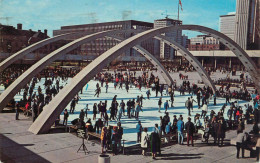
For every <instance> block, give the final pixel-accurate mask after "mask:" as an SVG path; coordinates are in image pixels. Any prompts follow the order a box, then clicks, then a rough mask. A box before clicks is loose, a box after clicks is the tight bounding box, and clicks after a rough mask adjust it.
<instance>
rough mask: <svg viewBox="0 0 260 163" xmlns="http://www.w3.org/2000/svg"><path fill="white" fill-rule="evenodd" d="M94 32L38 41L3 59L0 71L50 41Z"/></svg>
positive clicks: (76, 33) (63, 35) (139, 30)
mask: <svg viewBox="0 0 260 163" xmlns="http://www.w3.org/2000/svg"><path fill="white" fill-rule="evenodd" d="M133 31H134V30H129V32H133ZM141 31H144V30H141V29H138V30H135V32H141ZM92 33H93V32H74V33H66V34H61V35H58V36H55V37H52V38H47V39H44V40H41V41H39V42H36V43H34V44H32V45H30V46H28V47H26V48H24V49H22V50H20V51H18V52H16V53H14V54H13V55H11V56H10V57H8V58H6V59H5V60H3V61H2V62H1V63H0V72H2V71H3V70H4V69H5V68H7V67H8V66H9V65H11V64H12V63H14V62H15V61H17V60H19V59H21V58H23V57H24V56H25V55H26V54H29V53H31V52H32V51H34V50H37V49H39V48H41V47H43V46H45V45H48V44H50V43H53V42H56V41H60V40H63V39H66V38H70V37H80V36H84V35H89V34H92Z"/></svg>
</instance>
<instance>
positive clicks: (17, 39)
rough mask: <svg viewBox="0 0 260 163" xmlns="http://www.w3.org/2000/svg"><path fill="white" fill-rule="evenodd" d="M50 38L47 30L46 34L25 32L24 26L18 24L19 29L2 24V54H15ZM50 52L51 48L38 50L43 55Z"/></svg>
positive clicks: (0, 37) (0, 26)
mask: <svg viewBox="0 0 260 163" xmlns="http://www.w3.org/2000/svg"><path fill="white" fill-rule="evenodd" d="M46 38H49V37H48V35H47V30H44V33H43V32H41V30H38V31H37V32H36V31H32V30H30V29H29V30H23V28H22V24H17V28H16V29H15V27H13V26H8V25H2V24H0V53H15V52H17V51H19V50H21V49H23V48H25V47H27V46H29V45H31V44H33V43H36V42H38V41H41V40H43V39H46ZM48 50H49V47H44V48H40V49H38V50H37V51H36V52H37V53H43V52H46V53H47V51H48Z"/></svg>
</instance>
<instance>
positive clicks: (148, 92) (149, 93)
mask: <svg viewBox="0 0 260 163" xmlns="http://www.w3.org/2000/svg"><path fill="white" fill-rule="evenodd" d="M146 95H147V99H148V100H149V99H150V95H151V92H150V89H148V90H147V91H146Z"/></svg>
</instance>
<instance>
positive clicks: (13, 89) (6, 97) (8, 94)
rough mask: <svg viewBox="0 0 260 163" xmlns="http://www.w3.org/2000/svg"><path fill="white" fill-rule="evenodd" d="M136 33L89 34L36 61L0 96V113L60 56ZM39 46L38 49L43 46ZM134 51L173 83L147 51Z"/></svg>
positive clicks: (139, 47) (167, 80) (169, 82)
mask: <svg viewBox="0 0 260 163" xmlns="http://www.w3.org/2000/svg"><path fill="white" fill-rule="evenodd" d="M133 31H135V32H138V31H139V30H133V29H131V30H116V31H104V32H98V33H95V34H91V35H88V36H84V37H82V38H79V39H77V40H75V41H73V42H71V43H69V44H67V45H65V46H63V47H61V48H60V49H57V50H56V51H54V52H52V53H50V54H49V55H47V56H45V57H44V58H43V59H41V60H40V61H38V62H37V63H36V64H34V65H33V66H32V67H30V68H29V69H28V70H27V71H25V72H24V73H23V74H22V75H21V76H19V77H18V78H17V79H16V80H15V81H14V82H13V83H12V84H11V85H10V86H9V87H8V88H7V89H6V90H5V91H4V92H3V93H2V94H1V95H0V111H2V109H3V108H4V107H5V106H6V105H7V103H8V102H9V101H10V100H11V99H12V98H13V97H14V96H15V94H16V93H17V92H18V91H19V90H20V89H22V88H23V87H24V85H25V84H26V83H28V82H29V81H30V80H31V79H32V77H33V76H35V75H36V74H38V73H39V72H40V71H41V70H43V69H44V68H45V67H46V66H47V65H49V64H50V63H52V62H53V61H54V60H56V59H57V58H58V57H59V56H60V55H62V54H66V53H67V52H69V51H71V50H73V49H75V48H76V47H77V46H79V45H81V44H84V43H86V42H89V41H92V40H95V39H97V38H100V37H104V36H106V35H108V34H110V35H111V34H118V33H119V32H133ZM43 44H44V43H42V44H39V45H38V48H39V47H40V46H41V45H43ZM134 48H135V49H138V50H139V51H142V54H144V57H146V58H147V59H148V60H149V61H151V63H152V64H153V65H154V66H155V67H157V68H158V70H159V71H160V72H161V75H162V77H163V78H164V79H165V81H166V83H167V84H168V85H171V84H172V83H173V80H172V78H171V76H170V75H169V73H168V72H167V71H166V70H165V69H164V67H163V66H162V65H161V63H160V62H159V61H158V60H157V59H156V58H155V57H154V56H153V55H152V54H150V53H149V52H148V51H146V50H145V49H143V48H142V47H141V46H137V47H134Z"/></svg>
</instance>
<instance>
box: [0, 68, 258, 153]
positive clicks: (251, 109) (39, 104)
mask: <svg viewBox="0 0 260 163" xmlns="http://www.w3.org/2000/svg"><path fill="white" fill-rule="evenodd" d="M27 68H28V67H21V68H20V69H18V70H17V71H12V68H10V69H7V70H6V71H5V72H4V73H3V74H2V80H3V81H4V84H5V87H7V86H8V85H10V84H11V82H12V81H13V80H15V79H16V78H17V77H18V76H19V75H20V74H21V73H22V72H23V71H24V70H26V69H27ZM78 71H79V70H75V69H60V68H54V69H46V70H44V71H43V72H42V73H41V74H39V75H37V76H36V77H34V78H33V79H32V80H31V82H30V83H28V84H27V85H26V86H25V88H24V89H23V98H22V99H21V100H20V101H19V102H15V101H14V100H12V102H11V103H12V105H13V106H14V107H15V108H16V110H17V113H18V110H19V107H21V106H24V107H25V109H26V110H27V112H26V114H30V112H29V110H31V113H32V117H33V121H35V120H36V118H37V117H38V116H39V114H40V113H41V111H42V109H43V107H44V106H45V105H47V104H48V103H49V102H50V101H51V100H52V98H53V97H54V96H55V95H56V94H57V93H58V92H59V91H60V89H62V88H63V86H62V85H60V83H61V82H63V83H66V82H67V80H68V78H69V77H73V76H74V75H76V74H77V72H78ZM179 77H180V80H182V83H181V84H180V85H179V86H178V85H177V82H176V81H175V82H174V83H173V84H172V85H170V86H169V85H166V84H161V83H160V79H159V78H158V77H157V76H155V75H154V74H153V73H149V72H146V71H143V72H142V74H141V75H139V76H138V75H137V74H136V72H135V71H133V72H130V71H126V72H121V73H120V72H116V71H115V72H114V73H109V72H103V73H98V74H97V75H96V76H95V80H96V81H98V82H99V83H97V85H96V91H95V95H94V96H95V97H97V98H98V97H99V96H100V94H101V93H108V92H109V88H110V87H109V86H108V84H109V83H113V85H114V88H110V89H122V90H123V89H125V90H126V93H128V92H129V90H130V89H131V88H132V87H136V88H138V89H139V90H142V89H145V90H146V97H144V96H143V95H141V94H140V96H137V97H136V98H133V99H129V100H128V101H124V100H121V101H118V100H117V96H116V95H115V96H114V98H113V99H112V102H111V106H110V107H109V106H108V103H107V101H100V103H98V104H97V103H95V104H94V105H93V117H92V118H90V117H89V116H88V111H89V110H91V109H90V108H89V106H88V104H87V105H86V107H85V108H84V109H82V110H81V112H80V114H79V118H78V119H77V120H76V121H74V122H73V123H74V124H77V125H79V128H84V129H87V130H88V131H89V132H97V133H99V131H100V130H101V146H102V153H103V152H104V151H105V150H107V149H112V151H113V154H118V152H119V151H120V150H122V147H121V140H122V136H123V128H122V127H121V119H122V116H125V117H127V118H129V119H130V118H135V119H136V120H137V121H138V123H137V125H136V130H137V143H141V147H142V149H143V151H142V154H143V155H146V153H147V151H148V150H147V149H148V148H149V147H150V148H151V153H152V157H153V158H156V155H157V154H160V153H161V150H160V146H161V145H160V143H161V137H167V135H168V137H167V139H168V140H167V141H170V139H172V138H173V135H174V134H176V135H177V138H178V143H179V144H183V141H184V137H185V136H184V135H185V134H187V136H186V137H187V145H188V146H189V145H190V144H191V145H192V146H194V142H193V140H194V137H193V136H194V134H195V133H197V132H198V131H199V130H202V129H203V138H204V139H205V141H206V142H207V143H208V142H209V141H208V140H209V136H210V135H211V136H212V138H213V139H214V144H216V145H218V146H223V144H224V142H223V141H224V138H225V133H226V131H227V130H228V129H233V128H234V126H237V130H238V134H240V133H241V131H243V129H244V124H245V123H254V124H258V123H259V121H258V120H259V111H258V108H259V106H258V105H259V99H260V97H259V95H258V92H257V91H256V92H253V93H250V92H249V91H248V90H247V86H246V84H245V81H246V80H247V79H244V76H243V75H241V76H240V82H241V87H240V89H239V90H233V91H231V89H230V88H231V85H230V84H229V83H226V84H222V86H221V87H220V88H219V90H217V91H216V92H214V91H213V90H212V89H211V88H210V87H206V86H204V87H199V86H198V85H197V84H194V83H193V84H192V83H190V81H189V80H187V78H188V76H185V75H183V74H180V75H179ZM42 78H45V80H44V88H42V87H41V86H39V87H38V88H35V86H36V84H37V83H39V82H40V81H41V80H42ZM102 87H105V90H106V91H104V92H101V88H102ZM35 89H36V90H37V91H35ZM42 89H45V91H43V90H42ZM151 91H154V92H155V97H158V112H161V111H162V110H163V111H164V112H165V116H164V117H160V124H155V127H154V129H153V131H152V132H151V134H148V128H145V127H144V128H143V127H142V122H141V121H139V116H140V115H139V113H140V112H141V111H143V100H149V99H150V96H151ZM174 91H179V92H180V95H181V96H184V95H185V94H186V95H187V94H188V95H189V98H188V100H187V101H186V102H185V103H184V106H185V107H186V108H187V110H188V119H187V121H186V123H184V121H183V117H182V115H180V117H178V118H177V117H176V115H174V116H173V121H172V122H171V121H170V117H169V113H168V112H167V111H168V109H169V108H172V107H174V97H175V94H174ZM43 92H45V93H43ZM163 96H166V97H167V98H168V97H169V99H167V100H165V101H163V100H162V97H163ZM184 97H185V96H184ZM217 97H224V98H225V99H226V104H224V105H223V106H222V108H221V109H220V110H219V112H217V113H215V111H214V110H210V108H209V106H210V105H209V104H210V102H211V101H212V100H211V99H213V102H212V103H213V105H217V104H216V98H217ZM234 98H235V99H236V101H234V102H231V101H232V100H231V99H234ZM239 99H241V100H247V101H250V100H253V105H245V106H240V105H239V103H238V100H239ZM79 100H80V96H79V94H77V95H76V96H75V97H74V98H73V99H72V101H71V103H70V110H67V109H66V110H64V112H63V114H64V121H63V125H67V122H68V117H69V114H74V111H75V108H76V105H77V104H78V101H79ZM194 103H197V105H198V109H199V110H201V114H196V115H195V116H194V120H192V118H191V112H193V107H194V105H195V104H194ZM162 106H163V107H162ZM228 106H229V108H228V109H226V107H228ZM109 113H110V115H109ZM97 114H100V118H98V119H97V116H96V115H97ZM225 114H226V115H227V117H228V119H225V118H224V115H225ZM17 115H19V114H16V119H17V120H18V119H19V116H17ZM251 115H253V118H252V116H251ZM85 118H86V122H85ZM91 119H92V120H93V121H94V123H93V125H92V122H91ZM114 120H115V121H117V126H109V121H114ZM255 126H256V125H255ZM255 130H257V127H255ZM254 132H256V131H254ZM169 135H170V136H169ZM240 145H241V144H240ZM241 148H244V144H243V146H241Z"/></svg>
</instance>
